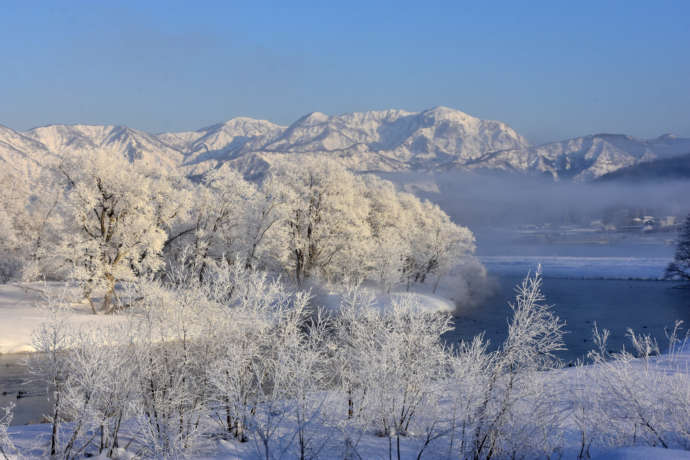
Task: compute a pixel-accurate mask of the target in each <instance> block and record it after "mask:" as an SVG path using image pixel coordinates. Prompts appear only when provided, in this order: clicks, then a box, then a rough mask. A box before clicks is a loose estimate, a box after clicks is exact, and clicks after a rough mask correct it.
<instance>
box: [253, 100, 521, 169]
mask: <svg viewBox="0 0 690 460" xmlns="http://www.w3.org/2000/svg"><path fill="white" fill-rule="evenodd" d="M527 145H528V142H527V141H526V140H525V139H524V138H523V137H522V136H520V135H519V134H518V133H517V132H515V130H513V129H512V128H511V127H509V126H508V125H506V124H505V123H501V122H499V121H486V120H480V119H479V118H475V117H472V116H470V115H467V114H466V113H463V112H460V111H459V110H453V109H449V108H446V107H436V108H433V109H430V110H425V111H423V112H417V113H413V112H405V111H403V110H384V111H371V112H359V113H349V114H344V115H338V116H328V115H325V114H323V113H318V112H315V113H311V114H309V115H307V116H305V117H303V118H300V119H299V120H297V121H296V122H295V123H293V124H292V125H291V126H290V127H288V128H287V129H286V130H285V132H284V133H283V134H282V135H281V136H280V137H278V138H277V139H276V140H275V141H273V142H271V143H269V144H267V145H266V146H265V147H264V148H263V149H262V150H265V151H269V152H300V153H316V152H330V153H332V154H336V155H337V156H340V157H345V158H355V159H361V160H362V161H364V162H365V163H369V164H370V165H372V166H374V165H377V164H378V165H379V166H378V167H377V168H375V169H379V168H385V167H386V166H385V165H388V168H390V169H407V168H420V167H421V168H432V167H434V166H436V165H438V164H441V163H445V162H448V161H451V160H453V161H459V162H463V161H467V160H470V159H474V158H477V157H479V156H481V155H482V154H484V153H487V152H492V151H495V150H501V149H516V148H524V147H527ZM362 166H363V167H362V168H360V169H369V168H368V165H362Z"/></svg>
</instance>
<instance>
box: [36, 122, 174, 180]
mask: <svg viewBox="0 0 690 460" xmlns="http://www.w3.org/2000/svg"><path fill="white" fill-rule="evenodd" d="M25 134H26V135H27V136H28V137H31V138H32V139H34V140H36V141H38V142H40V143H42V144H43V145H44V146H45V147H46V148H47V149H49V150H50V151H51V152H54V153H55V154H57V155H64V154H66V153H71V154H81V153H88V152H89V151H94V150H102V151H105V152H108V153H110V154H113V155H122V156H125V157H126V158H128V159H129V160H130V161H132V162H134V161H139V162H141V163H144V164H146V165H148V166H150V167H157V168H163V169H165V170H174V169H176V168H177V167H178V166H179V165H180V163H181V162H182V159H183V155H182V153H181V152H180V151H179V150H177V149H176V148H174V147H171V146H169V145H168V144H166V143H164V142H163V141H161V140H160V139H159V138H158V137H156V136H155V135H153V134H149V133H145V132H143V131H137V130H135V129H131V128H128V127H126V126H112V125H105V126H103V125H50V126H43V127H40V128H34V129H32V130H30V131H27V132H26V133H25Z"/></svg>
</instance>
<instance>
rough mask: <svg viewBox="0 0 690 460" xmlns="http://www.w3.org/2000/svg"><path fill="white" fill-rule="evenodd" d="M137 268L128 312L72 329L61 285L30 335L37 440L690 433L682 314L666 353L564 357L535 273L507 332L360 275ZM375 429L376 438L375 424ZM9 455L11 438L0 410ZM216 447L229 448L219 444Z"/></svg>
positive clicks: (46, 449)
mask: <svg viewBox="0 0 690 460" xmlns="http://www.w3.org/2000/svg"><path fill="white" fill-rule="evenodd" d="M169 270H170V273H169V276H168V277H166V280H165V281H156V280H154V281H139V282H137V283H134V284H128V285H127V287H126V289H125V290H124V291H123V293H122V294H121V295H120V297H119V299H118V301H121V302H127V303H128V304H129V305H130V307H129V308H128V309H127V313H126V314H123V315H121V316H120V317H119V318H120V319H121V321H120V322H116V323H112V324H109V325H108V326H107V327H106V326H100V327H97V326H94V327H90V328H82V329H79V330H75V329H74V328H73V326H69V325H68V324H67V323H66V322H65V318H64V316H63V315H62V308H63V304H62V299H61V297H60V296H53V297H51V298H49V299H48V306H47V308H48V309H49V312H50V313H51V314H50V319H49V320H48V321H47V322H45V323H44V324H43V325H42V326H41V328H40V329H39V330H37V331H36V333H35V335H34V346H35V347H36V349H37V350H39V351H41V352H42V353H41V354H37V355H35V356H34V357H33V358H32V360H31V369H32V371H33V373H34V374H35V375H34V378H35V379H38V380H40V381H42V382H43V383H44V384H45V385H46V386H47V387H48V388H49V389H50V392H51V394H52V395H53V397H52V398H51V409H50V411H49V413H48V414H46V420H47V422H48V423H49V428H50V429H49V430H47V431H46V432H45V435H44V436H42V437H41V436H37V437H36V438H35V440H34V441H33V444H31V445H29V446H26V445H24V448H23V451H24V452H27V451H29V452H31V455H34V456H51V457H52V458H65V459H71V458H79V457H84V456H94V455H101V456H106V457H113V458H117V457H122V456H127V458H129V457H131V456H134V458H185V457H194V456H200V455H213V453H214V450H215V449H217V448H218V445H219V444H218V443H223V442H225V443H227V445H234V446H235V448H233V449H234V450H233V452H235V455H240V456H242V457H244V456H248V457H251V458H265V459H267V460H269V459H277V458H299V459H317V458H345V459H356V458H370V457H371V456H376V457H384V458H386V457H388V458H391V459H392V458H398V459H400V458H416V459H421V458H457V459H469V458H472V459H490V458H540V457H542V458H559V457H561V456H562V455H564V454H568V455H567V456H568V457H571V458H574V457H577V458H589V456H590V452H591V450H592V449H600V448H602V447H607V446H626V445H651V446H659V447H667V448H682V449H688V450H690V373H689V371H688V368H687V359H685V360H684V359H683V357H684V356H685V357H686V356H687V355H683V354H682V353H680V350H681V348H682V346H684V345H687V340H686V341H685V342H684V341H681V340H680V339H679V338H678V337H679V335H678V333H677V331H676V330H674V331H673V332H672V333H671V334H670V335H669V340H670V346H669V350H668V353H666V354H660V353H659V351H660V349H659V346H658V345H657V343H656V342H655V341H654V340H653V339H652V338H651V337H648V336H644V335H638V334H635V333H633V332H632V331H631V332H630V338H631V344H632V346H631V349H630V351H625V350H624V351H622V352H620V353H613V354H612V353H611V352H610V351H609V350H608V347H607V344H606V340H607V335H608V333H607V332H606V331H600V330H598V329H595V331H594V335H595V344H596V346H597V348H596V349H595V350H594V351H593V352H592V353H591V354H590V357H591V358H592V361H593V363H594V364H593V365H589V366H576V367H575V368H569V369H563V368H561V367H560V364H559V362H558V360H557V359H556V357H555V353H556V352H558V351H559V350H562V349H563V348H564V345H563V334H564V324H563V322H561V321H560V320H559V318H558V317H557V316H555V315H554V314H553V312H552V310H551V309H550V307H549V306H548V305H546V304H545V303H544V298H543V296H542V294H541V278H540V277H539V275H538V274H537V275H536V276H532V277H528V278H526V279H525V280H524V281H523V282H522V283H521V284H520V285H519V286H518V287H517V294H516V298H515V301H514V302H513V303H512V304H511V305H510V309H509V310H507V313H508V317H509V321H508V323H507V327H508V335H507V338H506V339H505V341H504V342H503V343H501V344H498V346H497V347H496V348H495V349H493V350H492V349H490V348H489V344H488V342H487V341H486V340H485V339H484V337H483V336H482V335H479V336H477V337H475V338H474V339H473V340H471V341H469V342H461V343H459V344H456V346H448V345H447V344H445V342H444V341H443V340H442V338H441V336H442V334H443V333H444V332H447V331H448V330H449V329H450V327H451V323H450V321H451V318H450V316H449V315H448V314H444V313H438V312H436V313H432V312H428V311H425V310H424V309H422V308H419V307H420V306H419V304H418V303H417V300H415V298H414V297H412V296H404V295H403V296H399V297H394V301H393V302H392V304H391V305H389V306H387V307H383V308H381V307H380V306H378V307H377V306H375V305H374V299H373V298H372V294H371V291H370V290H367V289H363V288H362V287H361V285H358V284H350V285H349V286H348V287H347V288H345V289H344V291H343V294H342V301H341V304H340V306H339V308H338V309H336V310H332V311H329V312H326V311H321V310H319V309H318V308H316V307H314V306H311V305H310V301H309V295H308V293H306V292H304V291H295V290H293V289H288V288H287V287H286V286H285V285H283V284H281V283H280V282H279V281H277V280H275V279H273V280H272V279H270V278H269V277H267V276H266V274H265V273H261V272H258V271H255V270H252V269H250V268H247V267H246V266H245V265H244V263H242V262H239V261H238V262H235V263H232V264H230V263H227V262H226V261H221V262H220V263H218V264H212V265H211V266H209V268H208V271H209V272H208V276H206V277H205V278H204V279H203V280H202V281H199V279H198V276H197V273H196V272H194V271H190V270H189V269H188V266H185V265H184V264H181V265H179V266H175V267H172V268H170V269H169ZM375 440H378V441H375ZM0 449H1V450H2V451H0V456H1V455H2V454H3V453H4V455H12V454H14V453H15V448H14V446H12V443H11V440H10V439H9V437H8V436H7V430H6V422H5V424H4V425H3V422H2V420H0ZM215 452H217V451H215Z"/></svg>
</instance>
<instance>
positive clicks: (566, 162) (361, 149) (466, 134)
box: [0, 106, 690, 181]
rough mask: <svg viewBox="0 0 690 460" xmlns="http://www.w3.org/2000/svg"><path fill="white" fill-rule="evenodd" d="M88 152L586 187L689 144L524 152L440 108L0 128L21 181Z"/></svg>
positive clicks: (626, 140)
mask: <svg viewBox="0 0 690 460" xmlns="http://www.w3.org/2000/svg"><path fill="white" fill-rule="evenodd" d="M95 150H102V151H105V152H106V153H108V154H113V155H124V156H125V157H127V158H128V159H129V160H130V161H132V162H135V161H137V162H144V163H147V164H148V165H149V166H154V167H158V168H163V169H167V170H180V171H182V172H183V173H184V174H188V175H199V174H203V173H205V172H206V171H208V170H210V169H213V168H216V167H218V166H219V165H221V164H223V163H230V164H231V165H233V166H234V167H237V168H238V169H240V170H242V171H243V172H245V173H247V172H250V170H251V171H254V172H256V171H258V170H260V169H261V168H262V167H263V168H265V167H267V166H268V165H270V163H271V162H272V161H274V160H275V159H276V158H279V157H284V156H285V155H301V154H320V155H328V156H330V157H334V158H338V159H339V160H341V161H342V162H343V163H344V164H346V165H347V166H348V167H350V168H351V169H353V170H356V171H368V172H371V171H374V172H375V171H381V172H392V171H405V170H425V171H433V170H454V169H457V170H497V171H508V172H517V173H524V174H544V175H549V176H551V177H552V178H553V179H554V180H574V181H591V180H595V179H597V178H599V177H602V176H604V175H606V174H609V173H611V172H613V171H616V170H618V169H621V168H626V167H631V166H635V165H639V164H643V163H647V162H654V161H657V160H662V159H668V158H672V157H674V156H677V155H681V154H684V153H687V152H689V151H690V139H688V138H680V137H676V136H674V135H672V134H663V135H661V136H659V137H656V138H652V139H639V138H636V137H633V136H628V135H625V134H615V133H598V134H591V135H587V136H581V137H576V138H572V139H566V140H562V141H557V142H550V143H546V144H540V145H530V144H529V142H528V141H527V140H526V139H525V138H524V137H523V136H521V135H520V134H519V133H517V132H516V131H515V130H514V129H513V128H512V127H510V126H509V125H507V124H506V123H503V122H501V121H495V120H482V119H479V118H476V117H473V116H471V115H469V114H467V113H464V112H461V111H459V110H455V109H451V108H448V107H444V106H437V107H433V108H431V109H427V110H423V111H419V112H409V111H406V110H401V109H386V110H372V111H366V112H352V113H343V114H339V115H327V114H325V113H322V112H311V113H308V114H306V115H304V116H302V117H300V118H299V119H297V120H295V121H294V122H293V123H291V124H290V125H288V126H283V125H279V124H275V123H272V122H270V121H268V120H259V119H254V118H249V117H235V118H232V119H230V120H227V121H225V122H221V123H216V124H213V125H209V126H206V127H203V128H199V129H196V130H192V131H179V132H165V133H157V134H152V133H147V132H145V131H140V130H136V129H133V128H129V127H127V126H124V125H96V124H93V125H92V124H72V125H61V124H51V125H46V126H40V127H36V128H32V129H30V130H27V131H24V132H19V131H14V130H12V129H10V128H7V127H4V126H2V125H0V160H2V161H3V162H5V163H10V164H11V163H16V164H15V165H14V169H17V170H18V171H23V172H24V173H27V174H30V173H31V172H30V171H31V170H32V169H34V168H35V167H36V165H37V164H39V165H40V164H42V163H44V162H46V161H55V160H56V159H58V158H59V157H61V156H63V155H66V154H83V153H88V152H92V151H95Z"/></svg>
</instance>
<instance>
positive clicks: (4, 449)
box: [0, 404, 16, 460]
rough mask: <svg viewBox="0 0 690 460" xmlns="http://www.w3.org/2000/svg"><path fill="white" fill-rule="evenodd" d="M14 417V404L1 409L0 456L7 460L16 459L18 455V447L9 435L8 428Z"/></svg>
mask: <svg viewBox="0 0 690 460" xmlns="http://www.w3.org/2000/svg"><path fill="white" fill-rule="evenodd" d="M13 416H14V405H13V404H10V405H9V406H8V407H3V408H0V455H1V456H2V458H3V459H5V460H9V459H10V458H14V455H15V454H16V447H15V446H14V443H13V442H12V440H11V439H10V437H9V435H8V434H7V427H9V426H10V423H12V418H13Z"/></svg>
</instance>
